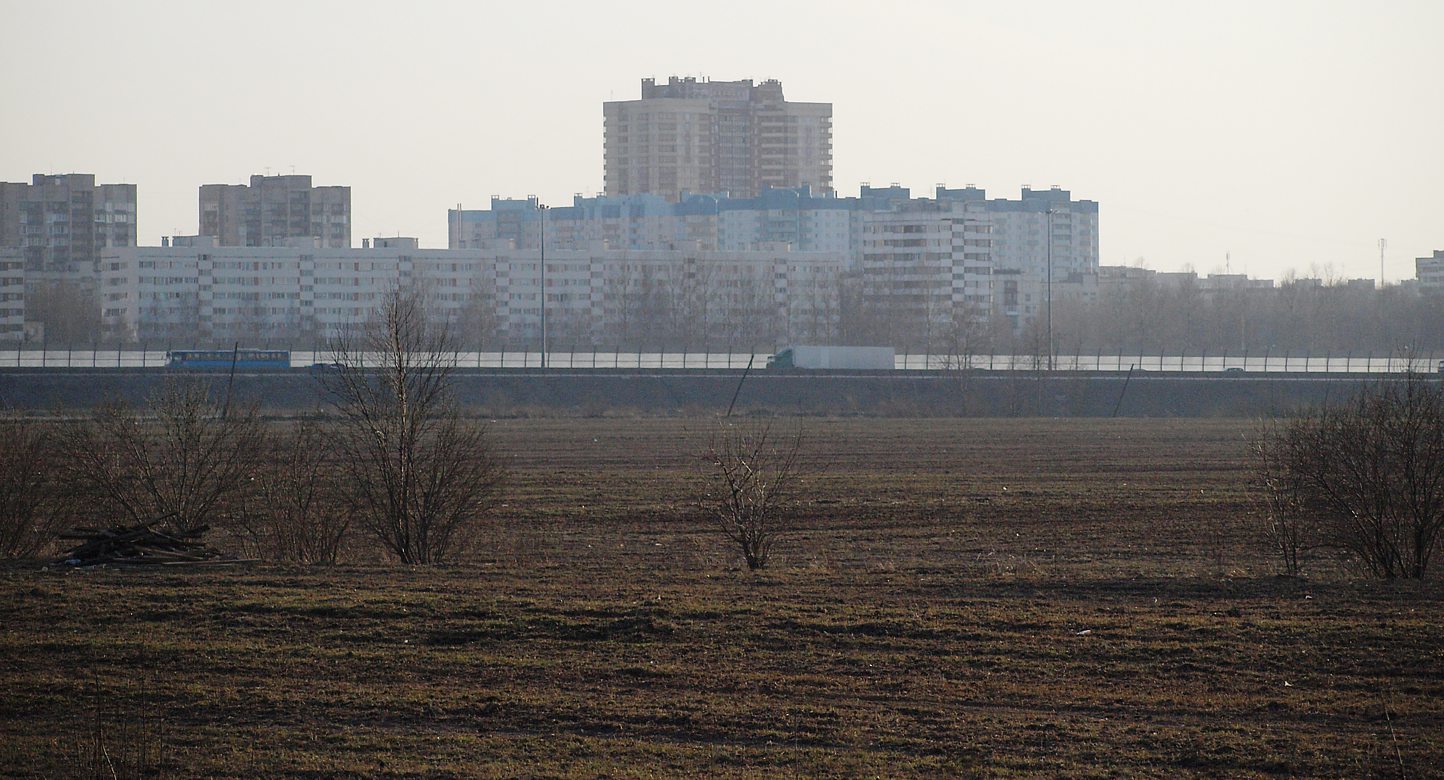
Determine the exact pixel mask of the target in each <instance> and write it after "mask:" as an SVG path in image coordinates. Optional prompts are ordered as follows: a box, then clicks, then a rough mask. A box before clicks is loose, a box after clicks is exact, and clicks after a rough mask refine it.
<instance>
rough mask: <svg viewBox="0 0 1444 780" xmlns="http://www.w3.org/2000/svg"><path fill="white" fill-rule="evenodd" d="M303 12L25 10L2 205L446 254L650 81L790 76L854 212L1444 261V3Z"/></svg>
mask: <svg viewBox="0 0 1444 780" xmlns="http://www.w3.org/2000/svg"><path fill="white" fill-rule="evenodd" d="M281 7H282V6H280V5H279V4H269V3H257V4H254V5H252V6H250V7H248V9H247V10H241V9H216V8H210V7H192V6H189V5H184V4H178V3H169V2H155V1H152V2H140V3H136V4H131V5H127V6H124V7H119V6H115V7H112V6H109V5H105V4H99V3H75V4H66V5H63V6H54V7H52V6H48V5H47V6H31V5H22V4H20V3H17V2H10V1H9V0H6V1H5V2H3V4H0V8H3V15H4V17H5V18H6V19H7V21H9V22H10V24H9V25H7V26H9V27H10V28H11V29H12V31H14V32H15V33H17V34H16V35H15V36H14V37H15V41H14V42H13V43H11V44H7V46H6V47H5V50H4V53H3V54H0V58H3V60H0V62H3V65H4V67H5V72H6V73H8V74H11V75H9V76H7V77H6V78H5V79H4V80H3V81H0V98H3V99H4V100H5V102H6V104H7V105H11V106H21V107H23V109H22V110H21V111H20V113H19V114H18V116H19V117H21V121H18V122H12V123H10V124H9V125H7V127H6V130H5V131H4V134H3V135H4V138H5V141H6V143H4V144H3V145H0V180H5V181H28V180H29V179H30V176H31V175H32V174H33V173H68V172H83V173H93V174H95V176H96V181H97V182H101V183H112V182H114V183H132V184H135V185H137V188H138V191H139V208H138V212H139V219H140V223H139V239H140V243H141V244H148V245H155V244H157V243H158V242H159V237H160V236H163V235H172V234H191V233H195V232H196V231H197V228H198V225H197V221H198V220H197V205H196V192H197V189H198V188H199V186H200V185H202V184H212V183H230V184H238V183H244V182H245V181H246V180H247V179H248V177H249V176H251V175H253V174H257V173H271V174H285V173H291V172H293V171H294V172H295V173H299V174H308V175H311V176H313V177H314V178H315V180H316V181H317V182H325V183H328V184H335V185H341V186H349V187H351V188H352V191H353V193H354V205H353V213H354V222H353V231H352V240H353V242H355V241H358V240H359V239H360V238H364V237H370V236H377V235H388V236H389V235H397V234H400V235H409V236H415V237H418V238H420V239H421V242H422V244H423V245H424V246H434V247H439V246H445V245H446V222H445V220H446V214H445V212H446V210H447V209H450V208H454V207H455V206H456V205H457V204H458V203H460V204H462V206H463V207H464V208H475V207H479V206H483V205H484V204H485V203H486V202H488V201H489V199H490V197H491V196H492V195H499V196H502V197H525V196H527V195H537V196H539V197H540V198H541V199H542V200H543V201H544V202H548V203H553V204H564V203H570V201H571V198H572V195H573V194H574V193H582V194H586V195H592V194H595V193H597V192H600V191H601V190H602V189H603V181H602V107H601V106H602V103H604V102H606V101H609V100H625V99H631V98H633V97H634V96H635V90H636V84H637V81H638V79H640V78H646V77H655V78H658V79H659V80H665V79H666V78H667V77H668V76H671V75H679V76H699V77H707V78H711V79H713V80H736V79H754V80H758V81H761V80H763V79H769V78H775V79H779V80H781V81H782V82H783V83H784V84H785V85H786V87H787V94H788V98H789V99H791V100H800V101H816V102H828V103H831V104H833V106H834V111H835V114H834V130H833V132H834V167H835V172H834V186H835V187H836V188H837V189H838V190H839V191H841V192H853V191H856V189H857V186H858V185H859V184H861V183H863V182H868V183H871V184H872V185H874V186H886V185H888V184H891V183H892V182H898V183H901V184H903V185H904V186H909V187H911V188H912V189H913V190H914V191H918V192H926V191H929V190H931V189H932V188H933V186H934V185H935V184H939V183H943V184H947V185H949V186H951V187H960V186H964V185H966V184H976V185H978V186H980V187H985V188H988V189H992V190H998V191H1014V190H1016V189H1017V188H1018V187H1020V186H1022V185H1025V184H1026V185H1031V186H1033V187H1036V188H1047V187H1049V186H1050V185H1055V184H1056V185H1061V186H1062V187H1064V188H1067V189H1071V190H1073V191H1074V192H1076V193H1078V194H1079V195H1080V196H1081V197H1084V198H1089V199H1092V200H1096V201H1098V202H1099V203H1100V205H1101V209H1102V211H1103V223H1104V224H1103V229H1102V235H1101V245H1102V246H1101V262H1102V263H1103V264H1105V265H1129V264H1133V263H1135V262H1137V261H1138V260H1139V258H1142V259H1143V260H1144V261H1145V262H1146V264H1147V265H1148V266H1149V267H1152V268H1155V269H1159V270H1177V269H1181V268H1184V267H1186V266H1191V267H1193V268H1195V269H1196V270H1198V271H1200V272H1204V273H1207V272H1212V271H1223V270H1225V264H1226V262H1227V270H1231V271H1233V272H1235V273H1240V272H1246V273H1248V274H1250V275H1253V276H1257V277H1270V278H1280V277H1283V276H1284V275H1285V274H1286V272H1287V271H1288V270H1289V269H1293V270H1295V271H1297V272H1298V273H1299V274H1300V275H1331V276H1334V277H1375V276H1377V275H1378V268H1379V249H1378V245H1377V242H1378V239H1380V238H1385V239H1387V240H1388V246H1387V248H1386V261H1387V268H1386V277H1387V278H1388V279H1389V280H1390V281H1397V280H1399V279H1401V278H1409V277H1411V276H1412V275H1413V270H1414V268H1413V266H1414V258H1416V257H1425V256H1428V255H1430V254H1431V252H1432V251H1434V250H1436V249H1438V248H1439V247H1440V246H1441V245H1444V225H1441V223H1440V221H1439V219H1438V215H1439V214H1441V213H1444V188H1440V187H1439V186H1438V182H1439V181H1440V179H1441V177H1444V148H1441V145H1440V144H1438V142H1437V128H1438V127H1440V126H1441V124H1444V85H1441V82H1444V80H1441V79H1440V78H1439V77H1438V76H1437V74H1438V73H1440V72H1444V52H1441V50H1440V48H1439V47H1438V46H1437V45H1435V44H1434V43H1433V42H1432V41H1431V40H1430V35H1431V33H1432V31H1436V30H1437V29H1440V28H1441V26H1444V8H1441V7H1439V6H1437V5H1435V4H1431V3H1423V2H1393V3H1388V4H1385V5H1383V6H1382V7H1379V8H1373V9H1370V8H1366V7H1365V6H1363V5H1362V4H1354V3H1338V2H1335V3H1298V2H1276V3H1268V4H1262V5H1257V6H1256V5H1246V4H1241V3H1224V4H1221V5H1218V6H1215V7H1210V8H1209V9H1202V10H1200V9H1194V10H1191V11H1190V12H1189V13H1188V14H1186V15H1185V14H1183V13H1181V12H1176V11H1169V10H1166V9H1159V8H1154V7H1152V6H1146V5H1135V4H1125V3H1108V4H1098V5H1090V6H1089V7H1088V8H1087V9H1079V8H1075V7H1071V6H1068V5H1065V4H1050V3H1044V4H1041V5H1038V6H1036V7H1033V6H1030V8H1029V9H1028V10H1023V9H1009V8H1004V7H998V6H996V5H985V4H973V3H959V4H941V3H915V4H910V5H908V6H906V7H904V8H902V9H900V12H899V13H896V14H889V15H888V16H886V17H882V16H878V15H876V14H864V13H859V12H858V11H857V10H855V9H856V7H855V6H850V5H846V4H844V5H836V4H833V5H822V4H814V3H799V4H789V5H787V6H782V7H774V6H764V5H761V4H748V3H742V4H740V5H737V6H736V7H735V13H728V14H721V13H718V12H716V11H713V12H710V13H709V12H705V11H693V12H685V13H683V12H674V13H669V14H662V13H660V9H661V8H662V6H654V5H649V4H636V5H634V6H631V7H630V8H629V9H628V11H626V12H614V13H615V14H616V15H609V14H608V13H606V12H604V11H603V10H601V9H594V8H590V7H587V6H582V5H571V4H568V3H556V4H553V6H552V7H551V8H549V15H548V16H547V17H546V18H543V16H542V15H540V14H527V13H524V12H523V11H522V10H521V9H510V8H496V9H485V10H480V9H473V8H469V7H467V6H463V5H459V4H458V5H453V4H442V3H426V4H422V5H421V6H420V9H419V10H412V9H408V10H407V11H405V12H393V11H392V9H391V7H390V6H388V5H386V4H380V3H370V4H367V3H361V4H358V5H354V6H352V5H348V6H344V7H343V6H337V5H332V4H329V3H300V4H297V5H296V6H295V7H294V9H293V10H291V11H290V12H288V13H286V14H281V13H280V9H281ZM287 8H291V6H287ZM343 8H344V9H345V11H344V12H343V10H342V9H343ZM272 12H275V15H273V14H272ZM533 16H534V17H535V18H532V17H533ZM275 19H284V20H285V24H283V25H277V24H274V23H273V22H274V20H275ZM704 26H705V29H707V30H708V32H709V35H708V36H707V37H706V38H702V37H699V36H698V34H697V30H699V29H704ZM60 31H63V32H64V33H65V36H66V40H67V47H66V49H65V52H66V56H65V57H63V58H56V57H54V55H53V52H51V50H50V48H49V44H48V43H47V41H50V40H52V39H53V37H54V36H53V34H48V33H58V32H60ZM622 39H625V40H627V41H630V43H629V44H628V45H624V46H616V45H615V44H616V43H618V42H619V41H620V40H622ZM799 41H802V42H803V43H799ZM739 42H745V43H746V45H741V43H739ZM804 43H805V44H806V45H803V44H804ZM256 48H263V49H264V50H265V51H266V52H268V53H269V54H268V56H266V57H255V56H252V55H253V51H252V50H253V49H256ZM41 62H44V63H46V67H44V68H36V67H33V66H31V67H27V64H34V63H41ZM531 63H535V64H531ZM27 74H28V75H27ZM1225 258H1228V259H1227V261H1226V259H1225Z"/></svg>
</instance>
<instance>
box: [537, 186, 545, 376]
mask: <svg viewBox="0 0 1444 780" xmlns="http://www.w3.org/2000/svg"><path fill="white" fill-rule="evenodd" d="M537 209H538V210H539V211H540V212H541V367H542V368H546V367H547V206H546V205H545V204H541V205H538V206H537Z"/></svg>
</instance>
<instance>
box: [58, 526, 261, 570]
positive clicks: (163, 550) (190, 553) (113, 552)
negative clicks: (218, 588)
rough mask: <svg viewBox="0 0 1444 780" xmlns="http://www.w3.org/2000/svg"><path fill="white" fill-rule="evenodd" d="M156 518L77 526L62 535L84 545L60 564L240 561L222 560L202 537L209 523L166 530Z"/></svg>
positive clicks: (219, 554) (94, 564) (69, 553)
mask: <svg viewBox="0 0 1444 780" xmlns="http://www.w3.org/2000/svg"><path fill="white" fill-rule="evenodd" d="M160 522H161V521H160V520H153V521H151V522H149V523H141V524H140V525H135V526H130V527H126V526H116V527H114V528H76V529H74V530H72V531H70V532H69V533H63V534H61V535H60V538H61V539H74V540H80V542H81V543H80V544H79V545H77V546H75V547H74V548H72V549H71V550H70V551H69V552H67V553H65V554H64V555H63V556H61V557H60V560H59V561H57V562H58V563H63V564H66V565H69V566H98V565H100V564H107V563H110V564H126V565H174V564H196V563H236V561H227V560H220V558H221V551H220V550H217V549H215V548H214V547H208V546H207V545H206V544H205V543H204V542H202V541H201V540H200V539H201V537H202V536H204V535H205V532H206V531H208V530H210V529H209V527H208V526H204V525H202V526H198V527H196V528H192V529H190V530H189V531H175V532H171V533H163V532H161V531H156V530H153V528H152V527H153V526H155V525H157V524H158V523H160Z"/></svg>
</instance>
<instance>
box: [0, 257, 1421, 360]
mask: <svg viewBox="0 0 1444 780" xmlns="http://www.w3.org/2000/svg"><path fill="white" fill-rule="evenodd" d="M793 287H795V288H800V289H797V290H794V291H793V292H792V293H791V294H790V295H789V296H788V297H787V299H785V300H778V299H777V296H776V294H775V292H774V290H773V288H772V280H771V279H770V278H769V277H767V276H766V275H763V274H754V275H751V276H748V275H741V276H729V277H727V278H726V279H723V278H722V277H721V276H719V275H718V274H716V273H715V269H713V268H711V267H710V266H708V265H706V264H697V265H695V266H693V267H679V268H677V269H673V270H671V271H667V272H663V271H661V270H658V269H652V268H650V267H640V270H634V271H631V272H629V273H625V274H620V275H618V276H616V277H614V278H611V279H609V280H608V282H607V284H606V290H605V292H604V294H603V296H602V300H601V301H600V302H598V303H597V304H596V305H590V304H589V305H585V306H583V305H579V304H577V303H576V302H575V301H552V302H551V303H550V304H549V306H548V320H549V321H548V329H549V333H548V340H549V343H550V344H551V345H552V346H553V347H554V348H558V349H573V348H575V349H601V350H612V349H619V350H623V351H628V350H644V351H680V350H687V351H691V352H702V351H711V352H725V351H748V350H749V349H751V348H754V347H762V348H771V347H774V346H781V345H785V344H790V343H826V344H854V345H876V346H891V347H894V348H896V349H898V350H899V351H905V352H911V353H915V354H916V353H924V352H926V353H929V354H935V355H941V354H950V353H954V352H956V351H958V346H957V345H958V343H959V341H960V340H963V341H966V342H968V344H969V347H968V348H969V350H970V351H973V352H974V353H975V354H982V353H984V352H995V353H998V354H1033V351H1034V350H1035V348H1038V349H1037V351H1038V352H1046V346H1045V345H1044V346H1041V347H1040V345H1039V343H1038V342H1039V339H1040V338H1042V336H1041V334H1042V333H1043V329H1044V320H1045V317H1046V315H1045V314H1044V313H1043V306H1042V305H1041V304H1040V305H1038V310H1037V312H1036V315H1035V316H1031V317H1027V316H1025V317H1021V318H1018V319H1013V318H1010V317H1008V316H1005V314H1004V312H1003V311H1002V309H1001V307H996V308H995V307H990V306H989V305H986V304H959V303H956V302H954V301H952V300H951V299H950V298H949V297H948V296H947V295H943V294H940V293H935V292H934V293H917V294H909V295H901V294H898V293H897V291H895V290H894V291H889V290H888V289H886V285H883V284H880V283H879V281H878V280H876V279H869V278H867V277H865V276H864V275H862V274H860V273H842V274H833V273H826V274H819V275H818V276H817V278H815V279H811V280H809V281H808V283H806V284H799V285H793ZM1064 292H1065V291H1064V290H1062V289H1059V290H1058V291H1057V292H1056V294H1055V297H1054V300H1053V303H1052V320H1053V328H1052V332H1053V346H1054V351H1055V352H1056V353H1059V354H1089V353H1094V352H1103V353H1112V354H1157V353H1166V354H1191V355H1199V354H1210V355H1221V354H1225V353H1227V354H1233V355H1241V354H1244V353H1247V354H1249V355H1264V354H1265V353H1271V354H1279V355H1282V354H1285V353H1290V352H1291V353H1293V354H1304V353H1310V354H1314V355H1323V354H1326V353H1328V354H1335V355H1344V354H1350V353H1352V354H1356V355H1363V354H1368V353H1372V354H1375V355H1388V354H1392V353H1398V352H1401V351H1405V350H1415V351H1420V352H1444V296H1441V295H1439V294H1438V293H1419V292H1415V291H1412V290H1408V289H1405V288H1402V287H1389V288H1385V289H1383V290H1375V289H1371V288H1367V287H1360V286H1356V285H1348V284H1314V283H1305V282H1301V281H1296V280H1285V281H1284V282H1283V283H1282V284H1281V285H1280V286H1278V287H1276V288H1273V289H1261V290H1248V289H1234V290H1215V291H1208V290H1204V289H1203V288H1202V287H1201V286H1200V284H1199V282H1198V281H1197V280H1196V279H1185V280H1183V281H1182V282H1179V283H1176V284H1164V283H1160V282H1158V281H1156V280H1153V279H1151V278H1148V279H1144V280H1143V281H1141V282H1139V283H1137V284H1134V285H1131V286H1129V287H1126V288H1123V287H1120V288H1113V287H1109V288H1106V289H1105V290H1104V291H1103V292H1101V293H1099V294H1098V296H1097V297H1096V298H1094V299H1081V298H1078V297H1074V296H1072V294H1071V293H1070V294H1066V295H1065V294H1064ZM560 294H562V295H565V293H560ZM554 295H555V294H554ZM464 298H465V300H464V301H462V302H461V303H460V304H459V305H457V306H454V307H453V308H451V309H449V310H448V311H449V312H450V314H449V315H448V317H449V320H450V322H449V324H450V327H451V330H452V335H453V341H454V343H455V344H456V346H457V348H459V349H465V350H499V349H505V350H535V349H537V348H538V346H539V344H540V338H541V334H540V328H539V326H538V324H537V322H538V320H539V316H538V312H539V310H540V302H539V301H534V302H532V304H531V305H533V308H534V311H531V312H530V313H529V314H527V315H526V317H527V318H529V319H526V320H525V321H521V320H518V321H517V322H507V321H505V320H504V319H503V317H502V314H501V312H502V311H503V307H502V306H501V301H500V300H499V299H498V295H497V292H496V290H495V289H494V288H493V287H492V286H489V285H487V284H485V283H483V282H478V283H476V284H474V285H473V287H472V289H471V290H469V291H467V292H466V293H465V294H464ZM31 303H33V305H30V304H31ZM172 303H174V302H172ZM1035 303H1039V302H1035ZM182 308H184V307H182ZM241 308H242V309H244V307H241ZM263 309H264V307H260V306H257V307H255V308H254V310H253V311H251V312H250V313H247V312H246V311H244V310H243V311H242V312H241V313H240V314H239V315H238V319H237V320H236V321H235V322H233V323H231V324H229V325H227V326H226V327H225V329H224V332H223V333H222V332H220V331H217V332H216V333H207V332H206V330H205V329H204V328H203V327H202V324H201V323H199V322H197V321H195V320H198V319H199V314H198V310H197V312H196V313H195V314H194V315H192V316H190V317H189V318H187V317H182V320H185V321H182V322H179V323H171V324H165V323H163V322H161V319H160V318H159V317H158V316H156V317H155V318H154V321H152V315H151V314H144V315H143V317H142V319H143V321H144V322H142V323H141V327H140V330H139V332H138V333H136V334H135V335H134V337H133V338H131V339H129V343H133V344H136V345H138V344H141V343H146V344H150V345H170V346H182V345H184V346H197V344H194V343H192V342H195V341H196V340H197V339H201V340H205V339H207V338H210V339H212V340H216V339H223V340H227V341H230V340H236V339H239V340H242V341H248V342H251V343H256V344H263V343H276V344H297V345H305V344H321V343H324V342H326V341H327V339H328V334H327V333H326V332H325V328H324V327H323V325H322V324H321V323H319V322H317V321H316V320H315V319H314V318H305V317H302V316H301V315H299V314H297V315H295V316H271V315H268V314H265V313H263ZM27 312H28V313H27V317H28V318H29V319H33V320H38V321H41V322H44V323H45V325H46V333H47V336H46V342H47V343H48V344H49V345H50V346H52V347H63V346H73V347H81V348H83V347H85V346H87V345H91V344H102V343H106V344H115V343H116V340H117V339H116V334H112V333H107V332H106V331H105V330H104V329H103V327H102V325H101V320H100V317H99V313H98V312H99V309H98V305H97V304H96V303H95V301H93V300H92V299H91V298H89V297H87V294H86V293H85V292H83V291H81V290H79V289H69V288H65V287H63V286H60V287H55V286H52V287H49V288H46V290H45V291H44V292H42V293H40V294H38V295H37V296H36V299H35V301H33V302H27ZM431 315H432V316H439V312H436V311H433V312H431ZM146 323H150V324H146Z"/></svg>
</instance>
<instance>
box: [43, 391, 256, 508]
mask: <svg viewBox="0 0 1444 780" xmlns="http://www.w3.org/2000/svg"><path fill="white" fill-rule="evenodd" d="M146 411H147V412H148V413H149V416H142V414H141V413H140V412H138V411H137V410H136V409H134V408H133V407H131V406H129V405H127V404H124V403H120V402H112V403H107V404H104V405H102V406H100V407H99V408H97V409H96V410H95V412H94V414H93V415H92V416H91V417H90V418H88V419H84V420H80V421H78V422H75V423H72V424H70V425H69V426H67V427H66V428H65V429H64V432H63V434H62V437H61V441H62V447H63V450H64V452H65V456H66V465H67V471H68V476H69V478H70V479H71V481H72V482H73V483H74V484H76V485H78V486H80V487H81V488H83V489H86V490H88V492H89V493H90V495H91V496H93V498H94V504H93V505H92V506H93V509H94V510H95V511H97V512H100V513H103V515H104V516H105V519H106V521H107V522H109V521H112V520H118V518H116V516H117V515H118V516H120V517H121V518H124V519H125V521H126V522H129V523H143V522H149V521H152V520H157V519H163V525H164V526H165V527H168V528H171V529H174V530H178V531H190V530H194V529H196V528H199V527H201V526H204V525H209V524H211V523H213V522H216V521H218V520H221V519H223V517H224V514H225V512H226V511H227V510H228V509H230V508H233V507H234V506H235V503H234V502H236V501H237V500H238V499H239V498H240V496H241V494H242V492H243V491H244V490H245V489H246V488H247V486H248V485H249V480H250V477H251V476H252V474H253V473H254V471H255V467H256V462H257V455H258V453H259V450H260V446H261V441H262V430H261V425H260V421H259V420H258V418H257V416H256V408H255V406H254V405H246V406H240V405H236V404H231V403H229V402H227V401H225V400H223V399H218V398H215V397H214V396H212V394H211V392H210V387H209V385H208V384H207V383H205V382H200V381H171V380H168V381H167V382H166V383H165V385H164V386H163V387H162V388H161V389H160V391H159V392H157V393H155V394H154V395H152V396H151V398H150V400H149V402H148V408H147V410H146Z"/></svg>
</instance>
